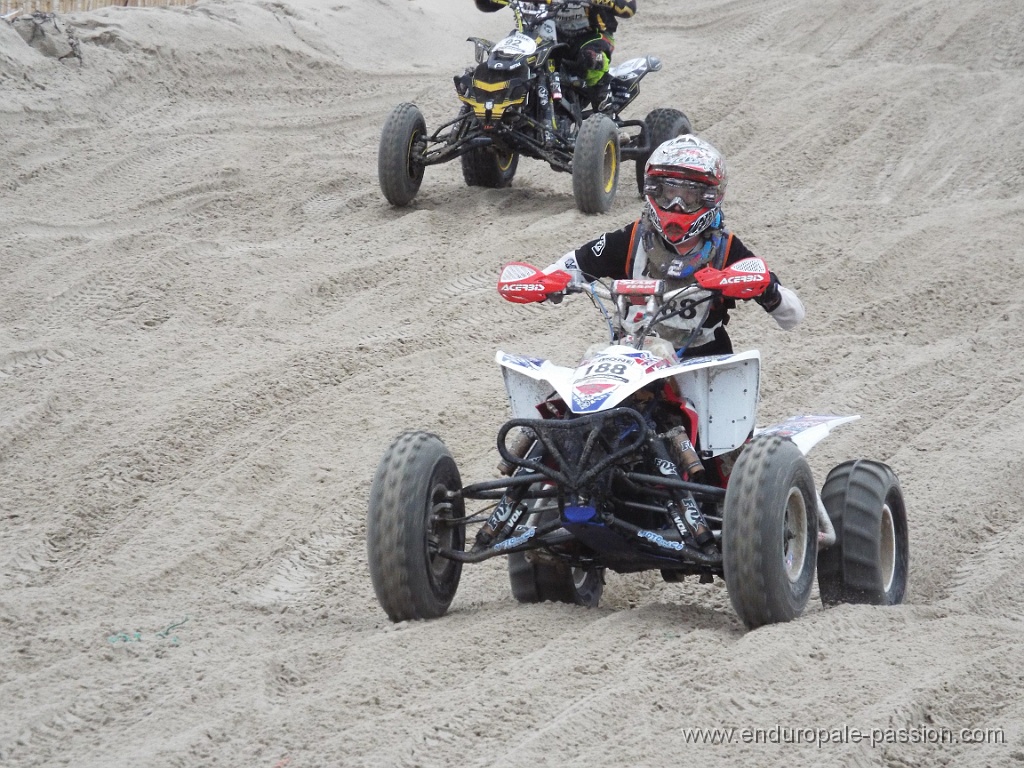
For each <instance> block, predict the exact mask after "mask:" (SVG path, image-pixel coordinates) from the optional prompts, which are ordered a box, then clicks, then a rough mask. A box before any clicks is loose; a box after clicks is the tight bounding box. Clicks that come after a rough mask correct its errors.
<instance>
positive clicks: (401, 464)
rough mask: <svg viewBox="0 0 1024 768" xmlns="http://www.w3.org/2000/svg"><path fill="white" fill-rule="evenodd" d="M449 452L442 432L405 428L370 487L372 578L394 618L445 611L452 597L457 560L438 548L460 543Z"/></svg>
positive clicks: (455, 474)
mask: <svg viewBox="0 0 1024 768" xmlns="http://www.w3.org/2000/svg"><path fill="white" fill-rule="evenodd" d="M461 488H462V480H461V478H460V477H459V470H458V468H457V467H456V465H455V461H454V459H452V456H451V454H450V453H449V452H448V449H447V448H446V447H445V445H444V443H443V442H441V440H440V438H438V437H437V436H435V435H432V434H429V433H427V432H406V433H404V434H402V435H399V436H398V438H397V439H396V440H395V441H394V442H393V443H392V444H391V446H390V447H389V448H388V449H387V451H386V452H385V453H384V457H383V458H382V459H381V461H380V464H379V465H378V467H377V472H376V474H375V475H374V477H373V484H372V486H371V487H370V506H369V514H368V516H367V519H366V552H367V560H368V562H369V567H370V579H371V580H372V582H373V589H374V592H376V594H377V600H378V601H379V602H380V604H381V607H382V608H383V609H384V612H385V613H387V615H388V618H390V619H391V620H392V621H408V620H412V619H434V618H437V617H439V616H443V615H444V614H445V612H447V610H448V606H449V605H451V602H452V599H453V598H454V597H455V591H456V590H457V589H458V586H459V579H460V578H461V576H462V563H460V562H457V561H455V560H449V559H448V558H446V557H442V556H441V555H440V554H438V550H439V549H441V548H444V549H452V550H457V551H460V552H462V551H465V549H466V531H465V528H464V527H463V526H462V525H457V524H454V523H452V522H451V521H452V520H454V519H457V518H462V517H464V516H465V511H464V506H463V502H462V499H461V498H455V499H450V498H449V495H450V493H451V492H453V491H458V490H459V489H461Z"/></svg>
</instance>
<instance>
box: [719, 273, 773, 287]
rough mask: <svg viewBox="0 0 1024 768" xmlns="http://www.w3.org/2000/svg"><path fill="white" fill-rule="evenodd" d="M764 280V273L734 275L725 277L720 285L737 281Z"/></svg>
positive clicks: (752, 281)
mask: <svg viewBox="0 0 1024 768" xmlns="http://www.w3.org/2000/svg"><path fill="white" fill-rule="evenodd" d="M762 280H764V277H763V275H733V276H732V277H723V278H722V282H721V283H720V285H735V284H736V283H759V282H761V281H762Z"/></svg>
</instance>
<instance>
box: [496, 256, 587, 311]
mask: <svg viewBox="0 0 1024 768" xmlns="http://www.w3.org/2000/svg"><path fill="white" fill-rule="evenodd" d="M571 282H572V275H570V274H569V273H568V272H563V271H562V270H560V269H559V270H556V271H554V272H552V273H550V274H544V273H543V272H541V271H540V270H539V269H537V268H536V267H534V266H533V265H531V264H526V263H525V262H522V261H514V262H512V263H511V264H506V265H505V266H504V267H503V268H502V270H501V277H499V278H498V293H500V294H501V295H502V297H503V298H504V299H505V300H506V301H511V302H512V303H513V304H532V303H534V302H538V301H544V299H546V298H548V296H549V295H550V294H552V293H561V292H562V291H564V290H565V289H566V287H567V286H568V285H569V283H571Z"/></svg>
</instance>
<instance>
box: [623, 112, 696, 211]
mask: <svg viewBox="0 0 1024 768" xmlns="http://www.w3.org/2000/svg"><path fill="white" fill-rule="evenodd" d="M644 125H645V126H646V132H647V139H648V141H649V142H650V143H649V146H650V148H651V151H650V152H647V153H645V154H644V155H643V156H642V157H638V158H637V159H636V186H637V192H639V194H640V197H643V196H644V171H645V169H646V167H647V160H648V159H649V158H650V156H651V154H652V153H653V152H654V150H656V149H657V148H658V147H660V146H661V145H662V144H664V143H665V142H666V141H668V140H669V139H674V138H675V137H676V136H682V135H683V134H686V133H693V126H692V125H690V118H688V117H687V116H686V115H685V114H683V113H682V112H680V111H679V110H678V109H664V108H662V109H652V110H651V111H650V112H649V113H648V115H647V117H645V118H644Z"/></svg>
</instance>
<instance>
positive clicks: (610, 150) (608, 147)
mask: <svg viewBox="0 0 1024 768" xmlns="http://www.w3.org/2000/svg"><path fill="white" fill-rule="evenodd" d="M615 163H616V160H615V142H614V141H609V142H607V143H606V144H605V145H604V191H605V193H606V194H608V193H610V192H611V191H612V187H614V186H615Z"/></svg>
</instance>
